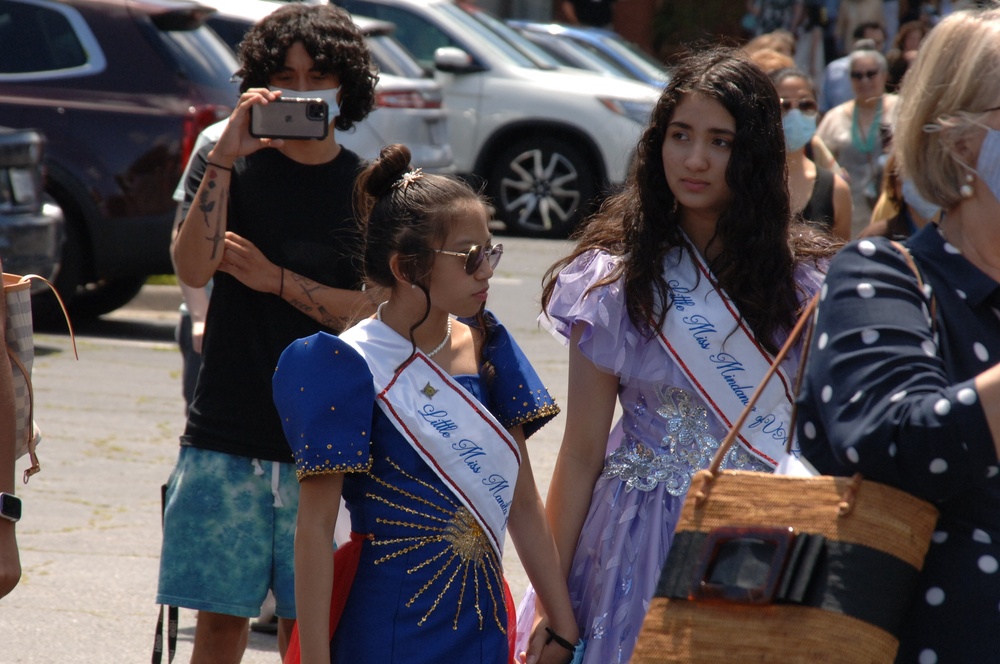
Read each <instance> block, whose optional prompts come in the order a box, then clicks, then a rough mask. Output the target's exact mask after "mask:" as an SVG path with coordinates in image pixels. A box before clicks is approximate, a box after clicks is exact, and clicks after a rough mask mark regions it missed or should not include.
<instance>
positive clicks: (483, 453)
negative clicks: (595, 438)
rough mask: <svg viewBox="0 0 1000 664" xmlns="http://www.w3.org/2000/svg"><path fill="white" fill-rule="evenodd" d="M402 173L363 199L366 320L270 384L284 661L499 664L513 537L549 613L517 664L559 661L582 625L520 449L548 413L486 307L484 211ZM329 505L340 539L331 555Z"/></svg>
mask: <svg viewBox="0 0 1000 664" xmlns="http://www.w3.org/2000/svg"><path fill="white" fill-rule="evenodd" d="M409 159H410V152H409V150H408V149H407V148H406V147H404V146H401V145H396V146H389V147H387V148H385V149H384V150H383V151H382V154H381V155H380V157H379V159H378V160H376V161H375V162H373V163H372V164H371V166H369V168H368V169H367V170H366V171H365V172H364V173H363V174H362V176H361V178H360V180H359V183H358V195H357V199H358V206H359V217H360V218H361V219H362V220H363V221H362V232H363V233H364V247H365V249H364V256H363V260H362V262H363V268H364V272H365V276H366V279H367V280H368V282H369V283H370V284H371V285H372V286H376V287H381V288H379V289H377V290H379V291H382V292H384V293H385V294H386V297H385V300H384V301H383V302H382V303H381V304H379V306H378V311H377V313H376V315H375V316H374V317H373V318H370V319H366V320H364V321H362V322H360V323H358V324H357V325H356V326H355V327H353V328H351V329H350V330H348V331H347V332H345V333H343V334H341V335H340V336H339V337H335V336H332V335H328V334H322V333H321V334H317V335H314V336H311V337H308V338H305V339H300V340H298V341H297V342H295V343H293V344H292V345H291V346H289V347H288V348H287V349H286V350H285V352H284V353H283V354H282V357H281V360H280V362H279V364H278V367H277V371H276V373H275V377H274V398H275V403H276V404H277V407H278V411H279V413H280V414H281V418H282V424H283V426H284V428H285V434H286V436H287V438H288V441H289V443H290V445H291V447H292V452H293V455H294V457H295V462H296V467H297V472H298V477H299V480H300V483H301V492H300V503H299V513H298V523H297V530H296V537H295V570H296V579H297V580H296V598H297V599H296V606H297V613H298V628H297V631H298V641H297V644H296V641H295V639H293V643H292V646H291V647H290V648H289V657H290V658H292V659H293V660H294V661H299V657H300V658H301V661H302V662H309V663H310V664H312V663H314V662H323V663H324V664H325V663H326V662H331V661H332V662H351V663H352V664H356V663H364V662H377V663H378V664H391V663H392V662H406V663H407V664H413V663H417V662H434V663H441V662H463V663H468V662H482V663H487V662H488V663H491V664H504V663H507V662H510V661H512V657H513V651H512V644H513V637H514V634H513V629H512V627H511V625H513V623H514V616H513V608H512V605H511V602H510V597H509V591H508V590H507V587H506V584H505V582H504V579H503V568H502V562H501V555H502V547H503V542H504V533H505V530H506V528H507V526H508V525H509V527H510V533H511V539H512V540H513V542H514V546H515V547H516V548H517V551H518V554H519V557H520V559H521V561H522V564H523V566H524V569H525V572H526V573H527V575H528V577H529V579H530V580H531V582H532V583H533V584H534V587H535V588H536V590H537V591H538V595H539V598H540V600H541V602H542V603H543V604H544V605H545V607H546V609H547V610H548V611H549V612H551V613H550V614H549V615H551V616H552V619H551V623H550V625H549V629H548V630H547V632H542V633H541V634H540V635H538V637H537V638H535V639H534V640H533V641H532V643H531V647H530V648H529V650H528V657H529V661H537V662H546V663H556V662H567V661H569V659H570V658H571V656H572V654H573V648H574V644H575V643H576V641H577V639H578V634H577V628H576V623H575V620H574V618H573V614H572V610H571V609H570V605H569V596H568V592H567V589H566V582H565V580H564V578H563V577H562V575H561V574H559V573H558V570H559V560H558V554H557V552H556V548H555V544H554V541H553V538H552V534H551V532H550V530H549V527H548V525H547V522H546V519H545V514H544V509H543V506H542V501H541V499H540V496H539V494H538V490H537V488H536V487H535V482H534V478H533V476H532V473H531V466H530V463H529V461H528V454H527V450H526V447H525V439H526V438H527V437H529V436H530V435H531V434H532V433H533V432H535V431H536V430H538V428H539V427H541V426H542V425H543V424H544V423H545V422H547V421H548V420H549V419H551V418H552V417H554V416H555V414H556V413H557V412H558V408H557V406H556V405H555V403H554V402H553V401H552V399H551V397H550V396H549V394H548V392H547V390H546V389H545V388H544V386H543V385H542V384H541V381H540V380H539V378H538V376H537V374H536V373H535V372H534V370H533V369H532V367H531V365H530V364H529V363H528V361H527V359H526V358H525V356H524V355H523V353H522V352H521V350H520V348H518V346H517V344H516V343H515V342H514V340H513V338H511V336H510V335H509V334H508V332H507V331H506V329H505V328H504V327H503V326H502V325H501V324H500V323H499V322H498V321H497V320H496V319H495V318H494V317H493V316H492V315H491V314H489V313H488V312H487V311H486V310H485V304H486V300H487V293H488V290H489V280H490V277H492V275H493V268H495V267H496V265H497V263H498V261H499V260H500V256H501V254H502V251H503V248H502V246H501V245H499V244H496V245H494V244H493V243H492V238H491V234H490V231H489V228H488V225H487V221H488V213H487V207H486V205H485V203H484V202H483V200H482V199H481V198H480V197H479V196H478V195H477V194H476V193H475V192H474V191H473V190H472V189H471V188H470V187H469V186H468V185H466V184H465V183H463V182H461V181H459V180H457V179H452V178H448V177H443V176H436V175H429V174H423V173H421V172H420V171H419V170H417V171H412V170H410V169H409ZM452 316H455V317H457V318H453V317H452ZM341 497H343V498H344V501H345V502H346V504H347V509H348V511H349V512H350V518H351V530H352V536H351V543H350V544H348V545H346V546H344V547H341V548H340V549H339V550H338V551H337V556H336V558H334V556H333V546H332V542H333V538H334V528H335V526H336V521H337V514H338V508H339V503H340V499H341ZM508 519H509V520H508ZM331 597H332V600H331ZM299 652H301V654H299ZM289 657H286V662H287V661H289Z"/></svg>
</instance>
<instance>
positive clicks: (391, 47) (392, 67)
mask: <svg viewBox="0 0 1000 664" xmlns="http://www.w3.org/2000/svg"><path fill="white" fill-rule="evenodd" d="M365 41H366V42H367V43H368V49H369V50H370V51H371V53H372V58H373V59H374V60H375V62H376V64H377V65H378V68H379V71H383V72H385V73H387V74H395V75H396V76H404V77H406V78H423V77H424V76H425V75H426V72H425V71H424V68H423V67H421V66H420V63H419V62H417V61H416V60H414V59H413V56H412V55H410V52H409V51H407V50H406V47H405V46H403V45H402V44H401V43H399V41H397V40H396V39H395V38H393V37H390V36H389V35H370V36H368V37H366V38H365Z"/></svg>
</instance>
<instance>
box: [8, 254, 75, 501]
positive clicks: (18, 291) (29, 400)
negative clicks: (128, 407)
mask: <svg viewBox="0 0 1000 664" xmlns="http://www.w3.org/2000/svg"><path fill="white" fill-rule="evenodd" d="M36 279H37V280H39V281H42V282H44V283H46V284H47V285H48V286H49V288H51V289H52V292H53V293H55V294H56V299H57V300H58V301H59V306H60V307H62V310H63V315H64V316H66V323H67V325H69V333H70V338H71V339H72V340H73V354H74V355H76V339H75V337H74V336H73V326H72V324H71V323H70V320H69V314H68V313H67V312H66V306H65V305H64V304H63V301H62V298H61V297H59V293H56V289H55V287H54V286H52V284H51V283H49V281H48V280H47V279H45V278H44V277H40V276H38V275H36V274H28V275H25V276H23V277H22V276H20V275H17V274H8V273H6V272H4V273H3V295H4V300H5V301H6V303H7V319H6V320H5V321H4V325H5V338H6V340H7V357H9V358H10V366H11V372H12V373H13V375H14V405H15V411H14V420H15V441H16V447H15V454H14V458H15V459H20V458H21V457H22V456H24V455H25V454H27V455H28V456H30V457H31V466H30V467H29V468H27V469H26V470H25V471H24V482H25V484H27V482H28V478H30V477H31V476H32V475H34V474H35V473H37V472H38V471H39V470H41V466H40V465H39V463H38V455H37V453H36V451H35V448H36V446H37V445H38V443H39V441H40V440H41V438H42V436H41V432H40V431H39V430H38V425H37V424H35V419H34V415H35V413H34V407H35V398H34V392H33V391H32V389H31V368H32V365H33V364H34V361H35V339H34V329H33V327H32V324H31V282H32V281H33V280H36ZM77 359H79V356H78V355H77Z"/></svg>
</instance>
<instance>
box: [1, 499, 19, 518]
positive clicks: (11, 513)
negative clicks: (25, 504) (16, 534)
mask: <svg viewBox="0 0 1000 664" xmlns="http://www.w3.org/2000/svg"><path fill="white" fill-rule="evenodd" d="M0 518H4V519H7V520H8V521H13V522H15V523H16V522H17V521H19V520H20V519H21V499H20V498H18V497H17V496H15V495H14V494H12V493H0Z"/></svg>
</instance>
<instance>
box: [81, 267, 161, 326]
mask: <svg viewBox="0 0 1000 664" xmlns="http://www.w3.org/2000/svg"><path fill="white" fill-rule="evenodd" d="M145 284H146V277H119V278H117V279H105V280H102V281H98V282H96V283H90V284H84V285H83V286H79V287H77V289H76V295H74V296H73V304H72V305H70V307H69V312H70V315H71V316H72V317H73V319H74V320H76V319H81V320H88V319H92V318H97V317H98V316H103V315H104V314H108V313H111V312H112V311H114V310H116V309H120V308H121V307H123V306H125V305H126V304H128V303H129V302H131V301H132V298H134V297H135V296H136V295H138V294H139V291H141V290H142V287H143V286H144V285H145Z"/></svg>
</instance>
